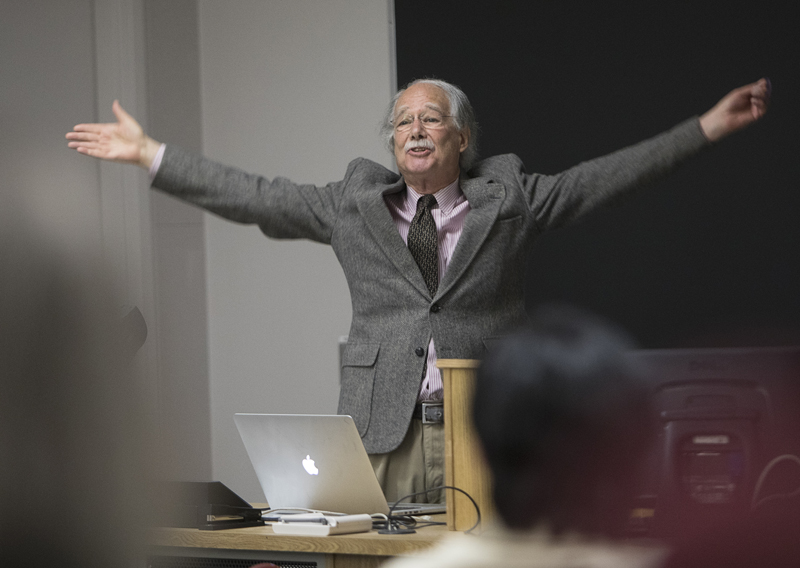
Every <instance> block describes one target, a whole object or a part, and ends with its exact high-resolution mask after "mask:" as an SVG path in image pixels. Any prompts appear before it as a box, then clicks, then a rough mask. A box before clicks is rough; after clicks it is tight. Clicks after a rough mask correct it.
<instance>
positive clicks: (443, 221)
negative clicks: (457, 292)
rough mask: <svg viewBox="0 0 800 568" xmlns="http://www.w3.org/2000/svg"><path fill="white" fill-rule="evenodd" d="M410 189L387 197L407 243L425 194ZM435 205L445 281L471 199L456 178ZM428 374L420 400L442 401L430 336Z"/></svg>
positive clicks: (433, 212) (423, 382)
mask: <svg viewBox="0 0 800 568" xmlns="http://www.w3.org/2000/svg"><path fill="white" fill-rule="evenodd" d="M407 187H408V191H404V192H400V193H393V194H391V195H387V196H386V197H385V200H386V205H387V206H388V207H389V212H390V213H391V214H392V218H393V219H394V223H395V225H397V230H398V231H399V232H400V236H401V237H402V238H403V242H404V243H406V244H408V228H409V227H410V226H411V220H412V219H413V218H414V214H415V213H416V212H417V201H419V198H420V197H422V194H420V193H417V192H416V191H415V190H414V188H413V187H411V186H407ZM434 195H435V197H436V207H434V208H433V209H431V215H433V221H434V222H435V223H436V232H437V236H438V241H439V281H440V282H441V281H442V277H443V276H444V273H445V271H446V270H447V267H448V265H449V264H450V259H451V258H452V256H453V251H454V250H455V248H456V244H457V243H458V239H459V237H460V236H461V232H462V231H463V230H464V220H465V219H466V217H467V213H469V202H468V201H467V198H466V197H464V194H463V193H462V192H461V187H460V186H459V184H458V180H457V179H456V180H455V181H454V182H453V183H451V184H450V185H448V186H447V187H445V188H444V189H440V190H439V191H437V192H436V193H435V194H434ZM426 367H427V369H426V372H425V376H424V377H423V378H422V385H421V386H420V390H419V396H418V398H417V400H418V401H420V402H422V401H426V400H427V401H430V400H442V375H441V373H440V372H439V369H437V368H436V346H435V345H434V344H433V339H431V342H430V344H429V345H428V364H427V365H426Z"/></svg>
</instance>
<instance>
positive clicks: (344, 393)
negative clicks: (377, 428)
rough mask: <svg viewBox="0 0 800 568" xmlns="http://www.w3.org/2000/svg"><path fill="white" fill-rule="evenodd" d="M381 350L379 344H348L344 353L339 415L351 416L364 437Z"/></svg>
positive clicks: (367, 425)
mask: <svg viewBox="0 0 800 568" xmlns="http://www.w3.org/2000/svg"><path fill="white" fill-rule="evenodd" d="M380 349H381V344H380V343H348V344H347V345H346V346H345V348H344V352H343V353H342V384H341V390H340V392H339V414H349V415H350V416H352V417H353V422H355V424H356V428H357V429H358V433H359V434H360V435H361V436H362V437H363V436H364V435H365V434H366V433H367V428H368V427H369V419H370V414H371V412H372V389H373V385H374V384H375V367H376V363H377V361H378V353H379V352H380Z"/></svg>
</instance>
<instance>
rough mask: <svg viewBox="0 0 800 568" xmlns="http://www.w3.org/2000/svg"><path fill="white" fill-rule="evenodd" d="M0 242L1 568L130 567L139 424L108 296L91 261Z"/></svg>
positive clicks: (7, 227)
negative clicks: (29, 567)
mask: <svg viewBox="0 0 800 568" xmlns="http://www.w3.org/2000/svg"><path fill="white" fill-rule="evenodd" d="M0 237H2V238H0V263H2V266H3V269H2V270H0V566H32V567H44V566H48V567H52V566H59V567H67V568H69V567H73V566H75V567H78V566H81V567H84V566H104V567H113V566H131V565H135V564H134V563H132V562H131V560H132V558H134V556H138V553H139V550H138V548H137V545H138V543H139V542H141V541H140V539H139V536H140V534H139V532H138V531H139V529H141V526H142V525H141V523H140V521H141V519H142V516H141V515H140V513H142V508H141V507H142V506H143V500H142V498H141V496H142V495H141V491H140V489H141V485H140V483H141V477H140V475H139V473H140V472H141V471H142V470H143V469H144V465H145V463H144V462H145V460H144V459H143V453H142V452H141V451H140V450H141V446H140V438H139V429H138V425H139V424H140V420H141V419H142V418H143V416H144V415H143V412H142V411H141V409H140V408H139V407H138V405H137V402H136V401H137V400H138V399H139V397H138V396H137V395H136V390H137V389H136V388H135V386H136V385H135V381H134V380H132V377H129V376H127V367H128V364H129V363H130V358H131V356H132V353H131V352H130V351H129V350H128V346H127V345H126V334H125V333H124V329H123V326H122V325H121V319H122V318H121V314H120V313H119V307H118V305H117V304H116V302H115V299H114V294H113V292H112V291H111V288H110V287H109V286H107V281H104V278H103V274H102V272H101V271H99V270H94V269H92V268H90V265H91V264H92V263H91V261H88V260H87V257H85V256H83V255H77V256H76V255H75V254H74V251H73V253H72V254H70V255H68V254H65V252H64V250H60V249H57V248H56V247H55V246H53V245H52V243H47V244H46V245H43V244H42V243H41V242H38V243H37V237H36V236H34V235H33V234H31V233H29V232H26V231H25V230H24V228H23V227H21V226H20V225H19V224H16V225H15V224H14V223H10V224H9V223H5V222H4V223H3V226H2V228H0ZM142 565H143V564H142Z"/></svg>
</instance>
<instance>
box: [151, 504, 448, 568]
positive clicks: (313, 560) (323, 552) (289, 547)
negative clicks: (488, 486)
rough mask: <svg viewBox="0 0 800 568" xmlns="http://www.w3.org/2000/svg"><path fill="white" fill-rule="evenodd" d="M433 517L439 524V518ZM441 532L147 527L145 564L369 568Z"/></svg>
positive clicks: (441, 518)
mask: <svg viewBox="0 0 800 568" xmlns="http://www.w3.org/2000/svg"><path fill="white" fill-rule="evenodd" d="M434 518H435V519H436V520H437V521H441V522H444V520H445V516H444V515H436V516H434ZM447 533H448V530H447V527H446V526H442V525H439V526H432V527H425V528H420V529H418V530H417V532H416V533H415V534H410V535H381V534H378V533H377V531H370V532H368V533H356V534H347V535H333V536H325V537H308V536H285V535H276V534H275V533H273V532H272V527H269V526H263V527H251V528H245V529H227V530H221V531H201V530H198V529H182V528H156V529H150V538H149V539H148V541H149V543H150V544H151V551H150V553H151V558H150V563H149V564H150V566H152V567H153V568H168V567H180V568H192V567H198V568H199V567H205V568H213V567H215V566H225V567H228V568H237V567H241V568H245V567H247V566H250V565H252V564H255V563H256V562H268V561H272V562H273V563H276V564H278V565H281V564H285V565H288V566H309V567H314V566H316V567H317V568H373V567H375V566H378V565H380V564H381V563H382V562H383V561H385V560H386V559H387V558H389V557H391V556H397V555H402V554H408V553H410V552H414V551H417V550H422V549H424V548H427V547H429V546H431V545H432V544H433V543H435V542H436V541H437V540H438V539H440V538H441V537H443V536H444V535H446V534H447ZM182 558H188V559H189V560H186V561H184V560H180V559H182ZM206 559H207V560H206ZM250 561H252V563H248V562H250Z"/></svg>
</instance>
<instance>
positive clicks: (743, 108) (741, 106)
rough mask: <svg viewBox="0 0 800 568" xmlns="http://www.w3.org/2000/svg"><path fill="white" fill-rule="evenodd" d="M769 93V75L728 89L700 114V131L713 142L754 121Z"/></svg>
mask: <svg viewBox="0 0 800 568" xmlns="http://www.w3.org/2000/svg"><path fill="white" fill-rule="evenodd" d="M771 93H772V84H771V83H770V81H769V79H759V80H758V81H756V82H755V83H751V84H749V85H745V86H743V87H739V88H738V89H734V90H732V91H731V92H730V93H728V94H727V95H725V96H724V97H722V99H721V100H720V101H719V102H718V103H717V104H716V105H714V107H713V108H712V109H711V110H709V111H708V112H707V113H705V114H704V115H703V116H701V117H700V127H701V128H702V129H703V134H705V135H706V138H708V139H709V140H710V141H711V142H716V141H718V140H721V139H723V138H725V137H726V136H728V135H729V134H733V133H734V132H736V131H737V130H741V129H742V128H744V127H746V126H748V125H750V124H752V123H753V122H755V121H757V120H758V119H760V118H761V117H762V116H764V115H765V114H766V113H767V107H768V106H769V99H770V95H771Z"/></svg>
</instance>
